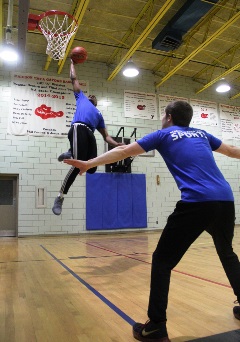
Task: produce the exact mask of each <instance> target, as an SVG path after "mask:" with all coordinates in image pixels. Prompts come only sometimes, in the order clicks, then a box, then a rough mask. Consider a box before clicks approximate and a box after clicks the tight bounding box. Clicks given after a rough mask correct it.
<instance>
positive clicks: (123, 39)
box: [107, 0, 153, 64]
mask: <svg viewBox="0 0 240 342" xmlns="http://www.w3.org/2000/svg"><path fill="white" fill-rule="evenodd" d="M152 3H153V0H148V2H147V3H146V4H145V6H144V7H143V8H142V10H141V12H140V13H139V14H138V16H137V18H136V19H135V20H134V22H133V23H132V25H131V26H130V27H129V29H128V30H127V32H126V33H125V35H124V36H123V38H122V39H121V42H120V44H121V46H122V45H125V46H126V45H127V44H126V43H125V42H126V41H127V39H128V38H129V37H130V36H131V35H132V34H134V33H135V31H136V27H137V25H138V24H139V22H140V20H141V19H142V18H143V16H144V15H145V14H146V13H147V11H148V10H149V8H150V7H151V6H152ZM121 46H120V47H117V48H116V49H115V50H114V52H113V54H112V56H111V57H110V58H109V59H108V61H107V64H111V63H112V62H113V60H114V58H115V57H116V56H117V55H118V53H119V52H120V51H121ZM128 46H129V44H128Z"/></svg>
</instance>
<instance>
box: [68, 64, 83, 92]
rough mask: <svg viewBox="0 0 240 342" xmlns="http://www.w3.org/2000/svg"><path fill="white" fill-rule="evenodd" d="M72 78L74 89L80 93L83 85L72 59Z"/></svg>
mask: <svg viewBox="0 0 240 342" xmlns="http://www.w3.org/2000/svg"><path fill="white" fill-rule="evenodd" d="M70 80H71V81H72V85H73V91H74V92H75V93H79V92H80V91H81V87H80V84H79V82H78V80H77V75H76V70H75V66H74V62H73V60H72V59H71V64H70Z"/></svg>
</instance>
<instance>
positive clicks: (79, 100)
mask: <svg viewBox="0 0 240 342" xmlns="http://www.w3.org/2000/svg"><path fill="white" fill-rule="evenodd" d="M74 96H75V99H76V111H75V113H74V116H73V120H72V125H73V124H74V123H75V122H82V123H85V124H86V125H87V126H89V127H90V128H91V130H92V131H93V132H94V131H95V129H99V128H105V127H106V126H105V122H104V119H103V116H102V114H101V113H100V112H99V110H98V109H97V108H96V107H95V106H94V105H93V104H92V103H91V102H90V101H89V99H88V98H87V97H86V96H85V95H84V93H83V92H82V91H80V92H79V93H74Z"/></svg>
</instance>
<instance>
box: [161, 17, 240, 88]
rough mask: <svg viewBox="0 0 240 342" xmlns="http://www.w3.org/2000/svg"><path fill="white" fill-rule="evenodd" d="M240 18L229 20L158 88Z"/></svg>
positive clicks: (164, 78) (171, 72)
mask: <svg viewBox="0 0 240 342" xmlns="http://www.w3.org/2000/svg"><path fill="white" fill-rule="evenodd" d="M239 18H240V12H238V13H236V14H235V15H234V16H232V18H231V19H229V20H228V21H227V22H226V23H225V24H224V25H223V26H222V27H220V28H219V29H218V30H217V31H216V32H215V33H214V34H213V35H212V36H210V37H209V38H207V39H206V40H205V42H203V43H202V44H201V45H199V46H198V47H197V49H195V50H194V51H192V52H191V53H190V54H189V55H188V56H187V57H186V58H185V59H184V60H182V62H181V63H179V64H178V65H177V66H176V67H175V68H173V69H172V70H171V71H170V72H169V73H168V74H167V75H165V76H164V77H163V78H162V80H161V81H160V82H159V83H157V84H156V87H159V86H160V85H162V84H163V83H164V82H165V81H167V80H168V79H169V78H170V77H171V76H173V75H174V74H175V73H176V72H177V71H178V70H179V69H181V68H182V67H183V66H184V65H185V64H187V63H188V62H189V61H190V60H191V59H192V58H193V57H194V56H196V55H197V54H198V53H199V52H200V51H202V50H203V49H204V48H205V47H207V46H208V45H209V44H210V43H212V42H213V41H214V40H215V39H216V38H217V37H218V36H220V34H222V33H223V32H224V31H225V30H226V29H227V28H228V27H229V26H231V25H232V24H233V23H235V21H237V20H238V19H239Z"/></svg>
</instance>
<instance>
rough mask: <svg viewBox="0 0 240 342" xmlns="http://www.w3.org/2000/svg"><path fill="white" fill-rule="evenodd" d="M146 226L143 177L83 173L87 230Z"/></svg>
mask: <svg viewBox="0 0 240 342" xmlns="http://www.w3.org/2000/svg"><path fill="white" fill-rule="evenodd" d="M146 227H147V204H146V177H145V175H143V174H131V173H117V172H113V173H94V174H88V173H87V174H86V229H87V230H101V229H102V230H106V229H121V228H146Z"/></svg>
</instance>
